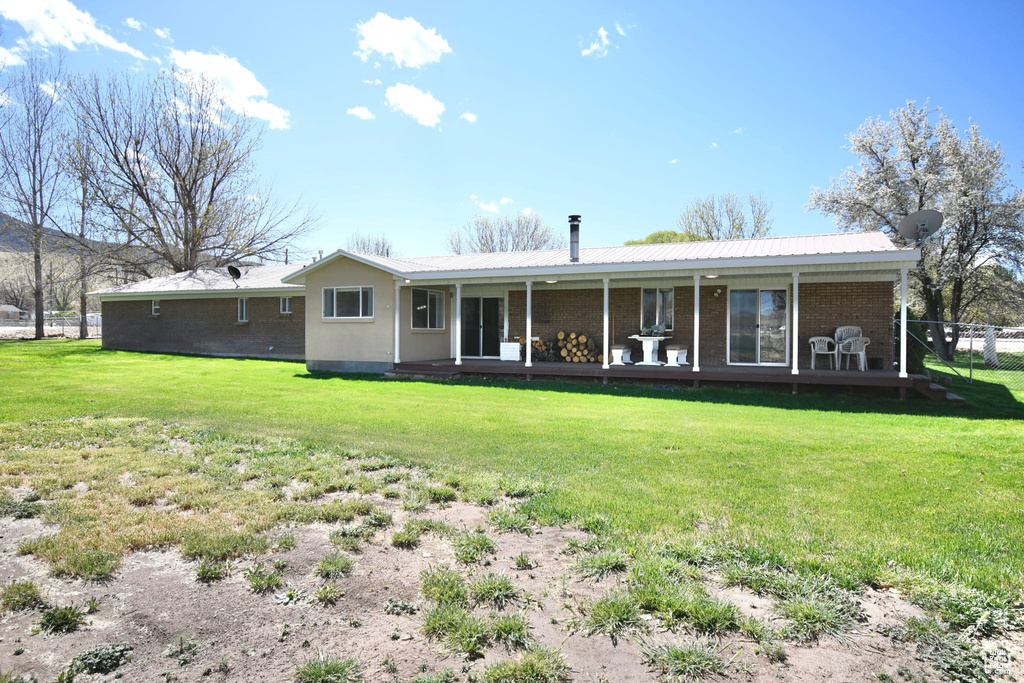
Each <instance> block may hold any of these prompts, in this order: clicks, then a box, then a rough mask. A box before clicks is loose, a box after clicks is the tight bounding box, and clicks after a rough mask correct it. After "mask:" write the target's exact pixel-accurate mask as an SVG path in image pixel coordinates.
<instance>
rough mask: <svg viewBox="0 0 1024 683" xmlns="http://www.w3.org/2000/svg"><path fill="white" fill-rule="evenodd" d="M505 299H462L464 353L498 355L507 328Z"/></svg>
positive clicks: (470, 355) (486, 356) (470, 354)
mask: <svg viewBox="0 0 1024 683" xmlns="http://www.w3.org/2000/svg"><path fill="white" fill-rule="evenodd" d="M504 305H505V300H504V299H503V298H501V297H489V296H488V297H466V298H463V299H462V355H463V356H467V357H477V358H488V357H495V358H496V357H498V356H499V355H500V353H501V338H502V333H503V332H504V329H505V311H504Z"/></svg>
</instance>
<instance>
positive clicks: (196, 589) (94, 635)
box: [0, 496, 924, 681]
mask: <svg viewBox="0 0 1024 683" xmlns="http://www.w3.org/2000/svg"><path fill="white" fill-rule="evenodd" d="M371 498H372V499H374V501H375V502H376V503H377V505H378V506H379V507H380V508H381V509H384V510H388V511H390V512H391V513H392V514H393V516H394V521H395V526H394V527H392V528H391V529H388V530H385V531H381V532H378V533H377V534H376V535H375V536H374V537H373V538H372V539H371V540H370V542H369V543H367V544H366V545H364V546H363V548H362V550H361V551H359V552H357V553H353V554H352V556H353V557H354V558H355V561H356V565H355V571H354V572H353V573H352V574H351V575H350V576H348V577H345V578H342V579H339V580H338V581H337V585H338V586H339V587H341V588H342V589H343V590H344V596H343V597H342V598H341V599H340V600H339V601H338V602H337V604H336V605H333V606H330V607H321V606H317V605H313V604H310V603H308V602H303V603H300V604H290V605H287V604H279V602H278V600H277V599H276V598H275V596H274V595H273V594H266V595H256V594H254V593H253V592H251V591H250V590H249V587H248V584H247V581H246V578H245V576H244V569H245V568H247V567H250V566H252V565H253V564H254V563H255V562H257V561H260V562H264V563H265V564H266V565H267V566H269V565H270V563H272V562H273V561H274V560H282V561H284V562H285V563H286V568H285V570H284V573H283V578H284V581H285V586H284V587H283V588H281V589H279V590H278V591H276V592H278V593H283V592H284V591H286V590H288V589H299V590H305V592H306V595H307V596H311V595H313V594H314V593H315V592H316V590H317V588H318V587H319V586H320V585H321V584H322V581H320V580H319V579H317V578H316V577H315V576H314V574H313V571H314V567H315V565H316V563H317V561H318V560H319V559H320V558H322V557H323V556H324V555H325V554H327V553H329V552H332V551H334V550H335V549H336V548H335V546H334V545H333V544H332V543H331V541H330V540H329V534H330V532H331V531H332V530H334V529H336V528H338V526H339V525H333V524H311V525H307V526H300V527H294V528H292V529H289V530H288V532H290V533H292V534H294V537H295V546H294V548H292V549H290V550H287V551H284V552H274V553H269V554H267V555H263V556H260V557H257V558H248V559H245V560H241V561H237V562H234V563H233V565H232V571H231V574H230V576H228V577H227V578H226V579H224V580H223V581H220V582H218V583H213V584H210V585H205V584H201V583H198V582H197V581H196V563H195V562H189V561H186V560H184V559H183V558H182V556H181V555H180V553H179V552H177V551H176V550H167V551H147V552H136V553H133V554H130V555H128V556H127V557H126V558H125V560H124V562H123V564H122V566H121V568H120V570H119V571H118V572H117V574H116V575H115V577H114V578H113V579H112V580H110V581H108V582H106V583H102V584H90V583H85V582H81V581H66V580H60V579H55V578H52V577H50V576H49V575H48V573H47V570H48V567H47V565H46V564H45V563H43V562H40V561H38V560H35V559H33V558H31V557H26V556H21V555H17V554H16V552H15V549H16V544H17V542H18V541H20V540H23V539H27V538H33V537H37V536H39V535H42V534H44V533H46V530H45V528H44V526H43V525H42V524H41V523H40V522H39V521H38V520H11V519H4V520H2V522H0V534H2V538H0V540H2V544H0V545H2V552H0V577H2V578H3V581H4V582H9V581H11V580H13V579H26V578H30V579H33V580H35V581H36V582H37V583H38V584H39V585H40V586H41V587H42V588H43V590H44V592H45V594H46V595H47V597H48V599H49V601H50V602H51V603H53V604H68V603H74V604H78V605H82V604H84V603H85V601H86V600H87V599H88V598H90V597H96V598H98V599H99V600H100V608H99V611H98V612H96V613H95V614H93V615H91V616H90V617H89V623H88V625H87V626H86V627H85V628H83V629H82V630H80V631H78V632H76V633H72V634H68V635H63V636H47V635H43V634H39V633H33V627H34V626H35V625H36V624H37V623H38V621H39V614H38V613H37V612H27V613H16V614H6V615H4V616H3V618H2V619H0V638H2V642H0V661H3V662H5V663H6V666H8V667H11V666H13V667H15V668H16V669H17V670H19V671H25V672H27V671H35V672H36V673H37V675H39V676H40V678H41V680H47V679H50V680H52V678H53V677H55V676H56V675H57V674H58V673H59V672H60V671H61V670H63V669H64V668H65V667H66V666H67V664H68V662H69V661H70V660H71V658H72V657H74V656H75V655H76V654H79V653H80V652H82V651H84V650H86V649H88V648H90V647H93V646H95V645H97V644H101V643H114V642H127V643H129V644H130V645H131V646H132V647H133V648H134V657H133V659H132V661H131V663H129V664H127V665H125V666H123V667H122V669H121V671H122V672H123V675H124V677H125V679H126V680H154V679H156V678H158V677H161V676H164V675H165V674H166V673H167V672H170V673H171V674H173V675H174V676H177V677H178V680H209V679H206V678H204V677H203V676H202V675H201V674H202V673H203V672H204V671H205V670H206V669H207V668H210V669H214V670H216V668H217V667H218V666H219V665H220V664H221V663H223V662H225V661H226V662H227V664H228V666H229V673H228V674H226V675H223V674H220V673H215V674H214V680H216V679H217V678H220V677H226V678H227V679H229V680H238V681H258V680H261V679H266V680H270V681H283V680H287V679H288V678H289V677H291V676H292V675H293V673H294V671H295V668H296V667H297V666H298V665H299V664H301V663H302V662H303V661H304V660H305V659H308V658H311V657H314V656H316V653H317V652H318V651H324V652H328V653H334V654H338V655H342V656H356V657H359V658H360V659H362V661H363V663H364V668H365V672H366V674H367V679H368V680H393V678H394V676H395V675H397V676H398V677H399V679H400V680H408V679H409V678H411V677H413V676H415V675H417V674H419V673H421V672H422V671H423V670H424V669H426V670H427V671H432V672H437V671H439V670H441V669H443V668H445V667H449V668H452V669H453V670H454V671H455V672H456V673H459V674H460V675H461V676H462V680H465V674H466V673H468V672H470V671H477V672H479V671H481V670H482V667H483V666H485V665H487V664H489V663H491V662H494V661H498V660H501V659H504V658H507V657H509V656H515V655H514V654H513V655H510V654H509V653H507V652H505V651H504V650H502V649H501V648H491V649H488V650H486V651H485V655H484V657H483V658H482V659H480V660H477V661H473V662H470V661H468V660H466V659H465V658H463V657H461V656H459V655H457V654H454V653H453V652H452V651H451V650H450V649H448V648H446V647H445V646H444V645H442V644H438V643H433V642H430V641H429V640H427V638H426V637H425V636H424V635H423V632H422V629H421V618H422V613H423V612H422V609H421V610H420V611H419V612H418V613H417V614H413V615H388V614H385V612H384V605H385V603H386V602H387V600H388V599H389V598H401V599H404V600H406V601H408V602H411V603H413V604H416V605H418V606H419V607H421V608H422V607H424V606H426V605H425V604H424V602H423V600H422V599H421V597H420V572H421V571H422V570H423V569H426V568H428V567H430V566H433V565H438V564H447V565H450V566H459V565H458V564H457V562H456V560H455V557H454V551H453V546H452V543H451V541H450V540H449V539H447V538H442V537H440V536H438V535H434V534H427V535H425V536H424V537H423V538H422V541H421V543H420V545H419V546H418V547H417V548H415V549H412V550H399V549H396V548H394V547H392V546H391V545H390V544H389V543H388V540H389V539H390V536H391V534H392V533H393V532H394V530H395V529H397V528H399V527H400V526H401V525H402V524H403V523H404V522H405V520H406V519H409V518H415V519H438V520H444V521H445V522H447V523H448V524H451V525H452V526H454V527H455V528H457V529H472V528H475V527H478V526H480V525H483V524H485V516H486V513H487V510H486V509H485V508H481V507H478V506H476V505H472V504H469V503H462V502H459V503H455V504H452V505H451V506H450V507H447V508H444V509H438V508H437V507H436V506H431V507H430V508H429V509H428V510H426V511H424V512H420V513H409V512H406V511H404V510H402V509H401V508H400V505H399V504H398V503H397V502H393V501H386V500H384V499H383V498H381V497H380V496H372V497H371ZM280 534H281V532H276V533H274V534H271V536H272V537H273V536H279V535H280ZM489 535H490V536H491V537H492V538H493V539H494V540H495V541H496V543H497V551H496V552H495V553H494V554H493V556H490V557H488V558H486V559H485V560H484V562H483V563H482V564H481V565H479V566H474V567H465V568H464V569H465V571H466V573H467V575H478V574H481V573H484V572H489V571H493V572H499V573H502V574H505V575H506V576H509V577H510V578H511V579H512V580H513V582H514V583H515V585H516V587H517V588H518V589H519V590H520V591H521V592H522V594H524V595H527V596H529V601H528V605H529V608H528V609H527V610H526V614H527V616H528V619H529V623H530V626H531V628H532V635H533V638H534V639H535V640H536V641H537V642H539V643H541V644H543V645H546V646H548V647H552V648H556V649H560V651H561V653H562V654H563V656H564V657H565V660H566V662H567V664H568V665H569V666H570V668H571V670H572V677H573V680H578V681H653V680H656V679H657V674H656V672H655V671H653V670H651V669H650V667H648V666H647V665H646V664H645V663H644V662H643V657H642V653H641V648H640V645H639V644H638V642H637V641H636V640H634V639H632V638H628V637H623V638H619V639H618V641H617V643H616V644H614V645H613V644H612V641H611V640H610V639H609V638H608V637H607V636H603V635H595V636H590V637H585V636H583V635H580V634H579V633H572V632H571V631H569V630H568V629H567V625H568V624H569V622H570V619H571V618H572V616H573V614H574V609H575V606H576V605H578V604H579V603H580V602H581V601H586V600H589V599H593V598H596V597H598V596H600V595H601V594H602V593H604V592H605V591H607V590H609V589H612V588H615V587H616V586H618V585H620V584H621V581H622V579H621V577H620V578H616V577H612V578H608V579H605V580H604V581H600V582H595V581H590V580H583V579H581V578H579V576H578V575H576V574H575V573H574V572H573V564H574V562H575V558H573V557H571V556H569V555H567V554H565V553H564V552H563V549H564V548H565V547H566V544H567V543H568V542H569V540H570V539H575V540H577V541H579V540H584V538H585V534H583V533H582V532H580V531H576V530H573V529H564V528H543V529H540V530H538V531H537V532H536V533H533V534H530V535H524V534H509V533H495V532H494V531H493V530H491V531H490V532H489ZM520 554H526V555H527V556H529V557H530V558H531V560H533V562H534V563H535V565H536V566H534V567H533V568H531V569H528V570H522V569H516V563H515V558H516V557H517V556H518V555H520ZM707 586H708V588H709V590H710V591H711V592H712V593H713V594H715V595H718V596H719V597H723V598H726V599H728V600H730V601H731V602H733V603H735V604H736V605H738V606H739V608H740V609H741V611H743V612H744V613H745V614H752V615H756V616H759V617H761V618H769V619H770V618H771V607H772V606H771V601H770V600H769V599H767V598H761V597H758V596H754V595H752V594H749V593H747V592H745V591H743V590H741V589H738V588H729V589H723V588H720V587H718V586H717V585H716V584H715V583H714V582H713V581H708V583H707ZM863 604H864V608H865V612H866V613H867V614H868V619H869V621H868V623H867V624H864V625H862V626H861V627H860V628H858V631H857V633H855V634H852V635H851V636H850V638H849V639H847V640H845V641H843V642H839V641H835V640H827V641H822V642H821V643H819V644H818V645H816V646H813V647H798V646H796V645H792V644H789V645H787V647H786V651H787V655H788V658H787V660H786V662H785V663H783V664H775V663H771V662H769V661H768V660H767V659H766V658H764V657H762V656H759V655H758V654H756V653H755V647H754V645H753V643H750V642H745V641H744V640H743V639H742V638H741V637H739V636H738V635H737V636H736V637H734V638H725V639H723V640H722V641H721V643H720V645H719V646H720V648H721V653H722V656H723V658H724V659H726V660H727V661H729V662H731V668H730V676H731V677H734V678H738V679H740V680H749V681H779V680H789V681H822V680H834V681H866V680H872V679H873V678H874V675H875V674H876V673H878V672H886V673H889V674H890V675H893V676H895V675H896V671H897V669H898V668H899V667H900V666H906V667H909V668H910V669H911V670H914V671H918V670H924V667H923V665H922V664H921V663H920V662H917V661H915V660H914V657H913V654H912V653H910V652H908V651H907V650H906V649H903V648H901V647H899V646H896V645H894V644H893V643H892V642H890V641H889V640H888V639H886V638H883V637H882V636H880V635H878V634H877V633H876V632H874V631H873V629H872V627H873V625H875V624H876V623H882V622H891V621H893V620H896V621H899V620H903V619H905V617H906V616H907V615H911V614H916V613H917V612H916V608H913V607H912V606H909V605H908V604H907V603H906V602H904V601H902V600H901V599H900V598H899V596H898V595H896V594H895V592H893V591H885V592H878V591H874V592H871V593H868V594H867V595H865V597H864V600H863ZM648 623H649V624H650V625H651V630H650V633H649V634H648V636H647V638H648V639H649V640H651V641H653V642H659V641H676V640H682V641H685V640H687V639H688V638H689V637H690V636H689V635H688V634H686V633H685V632H680V633H670V632H668V631H665V630H664V629H661V628H659V626H658V624H657V620H651V621H649V622H648ZM183 634H184V635H185V636H186V638H185V639H186V641H187V642H194V643H195V644H196V646H197V651H196V654H195V656H194V658H193V659H192V660H191V661H189V662H188V663H186V664H184V665H182V664H180V663H179V662H178V660H177V658H176V657H173V656H168V654H167V650H168V646H169V645H170V644H171V643H172V641H174V640H175V639H176V638H177V637H178V636H180V635H183ZM18 648H23V650H24V651H23V652H22V653H21V654H19V655H14V651H15V650H16V649H18ZM385 657H391V658H392V659H393V662H394V666H396V667H397V674H393V673H390V672H388V671H385V669H384V667H383V664H382V662H383V660H384V658H385Z"/></svg>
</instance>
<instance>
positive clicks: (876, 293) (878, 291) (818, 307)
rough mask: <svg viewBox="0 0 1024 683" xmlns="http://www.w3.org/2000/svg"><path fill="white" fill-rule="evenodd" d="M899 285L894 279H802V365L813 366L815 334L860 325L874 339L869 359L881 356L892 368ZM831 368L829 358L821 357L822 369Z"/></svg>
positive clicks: (883, 362) (805, 366) (833, 332)
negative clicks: (879, 280) (895, 299)
mask: <svg viewBox="0 0 1024 683" xmlns="http://www.w3.org/2000/svg"><path fill="white" fill-rule="evenodd" d="M895 286H896V285H895V284H894V283H892V282H828V283H820V284H804V283H803V282H801V283H800V367H801V368H809V367H811V345H810V342H809V341H808V340H809V339H810V338H811V337H816V336H825V337H832V336H834V335H835V333H836V328H837V327H839V326H840V325H858V326H860V328H861V333H862V334H863V335H864V336H865V337H869V338H870V339H871V344H870V345H869V346H868V349H867V354H868V359H871V358H881V359H882V368H883V369H884V370H892V368H893V365H892V364H893V359H894V358H895V350H894V348H893V324H892V320H893V303H894V299H893V296H894V293H895V289H894V288H895ZM827 367H828V361H825V360H822V359H821V358H820V357H819V359H818V368H819V369H824V368H827ZM850 367H851V368H852V367H854V366H853V365H852V364H851V365H850Z"/></svg>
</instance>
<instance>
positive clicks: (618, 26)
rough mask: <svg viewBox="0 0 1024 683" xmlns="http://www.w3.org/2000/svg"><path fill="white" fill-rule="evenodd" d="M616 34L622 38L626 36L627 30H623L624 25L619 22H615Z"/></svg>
mask: <svg viewBox="0 0 1024 683" xmlns="http://www.w3.org/2000/svg"><path fill="white" fill-rule="evenodd" d="M615 32H616V33H618V34H619V35H620V36H625V35H626V29H624V28H622V24H620V23H619V22H617V21H616V22H615Z"/></svg>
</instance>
